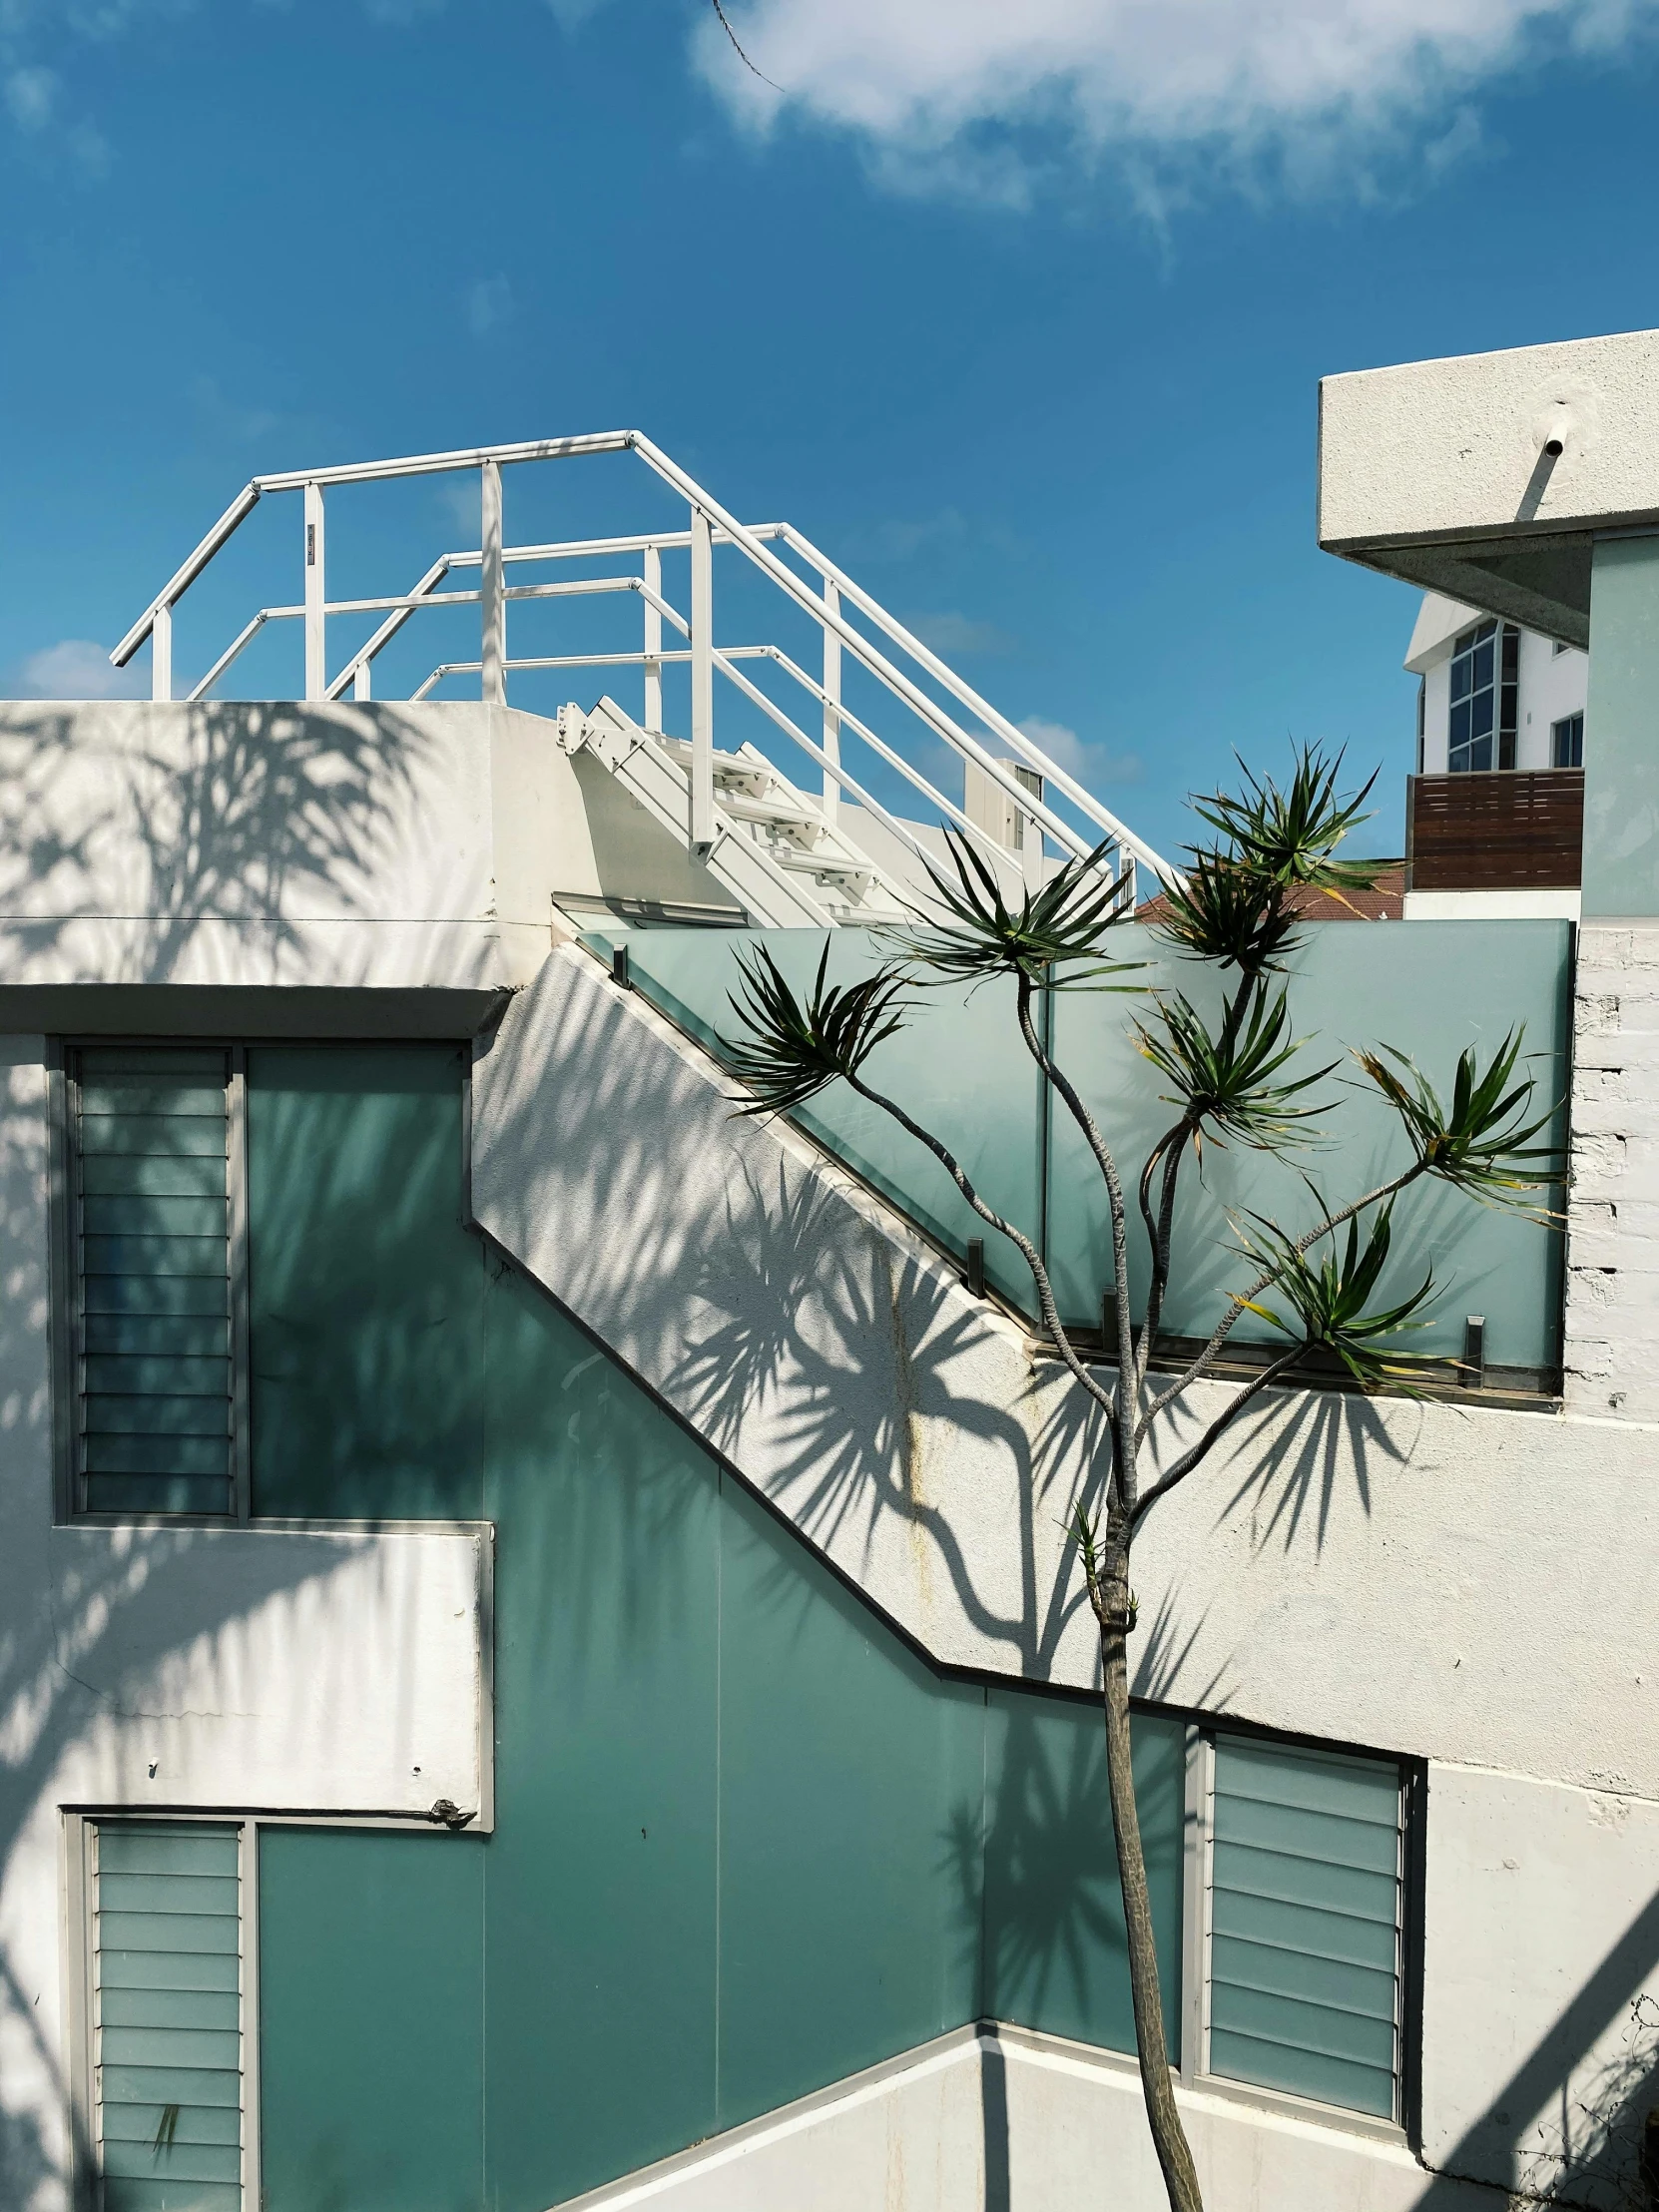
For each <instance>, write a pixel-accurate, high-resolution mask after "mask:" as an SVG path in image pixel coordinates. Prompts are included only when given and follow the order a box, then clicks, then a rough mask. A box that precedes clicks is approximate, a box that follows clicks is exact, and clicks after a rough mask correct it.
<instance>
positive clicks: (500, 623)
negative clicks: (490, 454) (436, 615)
mask: <svg viewBox="0 0 1659 2212" xmlns="http://www.w3.org/2000/svg"><path fill="white" fill-rule="evenodd" d="M479 474H480V476H481V477H482V479H483V504H482V516H481V522H482V528H481V530H480V534H479V539H478V544H479V547H480V550H481V553H482V566H481V568H480V570H479V584H480V586H481V589H480V591H479V598H480V601H481V602H482V607H483V614H482V622H483V644H482V648H481V650H480V654H479V662H480V671H479V689H480V692H481V695H482V698H483V701H484V705H485V706H486V707H504V706H505V705H506V704H507V671H506V660H507V573H506V570H505V568H504V567H503V565H502V560H501V463H500V462H499V461H494V460H490V461H485V462H484V464H483V466H482V468H481V469H480V470H479Z"/></svg>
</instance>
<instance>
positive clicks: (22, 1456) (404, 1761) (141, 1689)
mask: <svg viewBox="0 0 1659 2212" xmlns="http://www.w3.org/2000/svg"><path fill="white" fill-rule="evenodd" d="M45 1117H46V1081H45V1070H44V1065H43V1048H42V1042H41V1040H40V1039H39V1038H26V1037H23V1038H20V1037H7V1038H4V1039H0V2175H6V2176H8V2177H9V2176H14V2175H17V2174H21V2173H31V2172H32V2173H35V2174H37V2175H38V2176H39V2177H40V2190H41V2194H40V2195H39V2199H38V2201H39V2206H40V2207H41V2212H45V2208H47V2207H49V2206H50V2207H56V2206H58V2205H59V2204H61V2203H62V2201H63V2197H62V2174H63V2171H64V2163H65V2161H64V2146H63V2133H62V2131H63V2079H64V2064H65V2050H64V2001H63V1985H62V1976H61V1971H60V1919H61V1899H62V1896H63V1889H64V1872H65V1869H64V1830H63V1811H64V1809H65V1808H80V1809H83V1810H98V1809H117V1808H136V1807H145V1808H153V1809H155V1810H157V1811H163V1810H169V1811H171V1810H178V1809H210V1808H211V1809H219V1810H225V1811H236V1812H251V1811H270V1812H284V1811H286V1812H305V1813H317V1814H328V1813H333V1812H338V1813H354V1814H359V1815H391V1816H393V1817H397V1818H401V1819H407V1820H409V1821H411V1822H415V1821H421V1820H422V1819H423V1817H424V1815H425V1814H426V1813H427V1811H428V1810H429V1809H430V1807H431V1806H432V1805H433V1804H434V1803H435V1802H436V1801H437V1800H439V1799H441V1798H448V1799H449V1800H450V1801H451V1802H452V1803H453V1804H454V1805H456V1806H457V1807H459V1808H461V1809H462V1810H464V1811H467V1812H470V1813H473V1814H475V1815H477V1814H479V1813H480V1812H481V1813H482V1814H483V1816H484V1817H485V1818H486V1819H487V1817H488V1811H489V1802H490V1800H489V1783H490V1777H489V1772H488V1767H487V1764H486V1762H487V1760H488V1758H489V1755H490V1747H491V1742H492V1726H491V1721H490V1715H489V1711H488V1680H489V1670H488V1654H487V1652H486V1650H485V1649H484V1634H485V1623H486V1620H487V1610H486V1603H485V1599H486V1592H487V1583H488V1576H489V1570H490V1557H489V1535H488V1531H487V1530H484V1529H479V1528H457V1529H449V1528H441V1527H433V1528H425V1529H415V1528H411V1529H408V1530H403V1531H396V1532H368V1531H357V1530H345V1529H340V1530H327V1529H304V1528H286V1529H257V1530H256V1529H209V1528H203V1527H182V1526H180V1527H171V1528H169V1527H165V1526H164V1527H156V1528H147V1529H136V1528H105V1527H94V1526H72V1527H54V1526H53V1525H52V1450H51V1406H50V1374H49V1359H48V1334H47V1288H48V1286H47V1267H48V1262H47V1254H48V1242H47V1182H46V1161H47V1145H46V1118H45Z"/></svg>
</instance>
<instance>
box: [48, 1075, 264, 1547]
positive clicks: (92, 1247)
mask: <svg viewBox="0 0 1659 2212" xmlns="http://www.w3.org/2000/svg"><path fill="white" fill-rule="evenodd" d="M77 1072H78V1076H79V1081H78V1083H77V1085H76V1097H77V1109H76V1115H75V1140H76V1141H75V1273H76V1294H77V1296H76V1305H77V1316H76V1318H77V1328H78V1334H79V1344H78V1352H79V1360H78V1371H79V1389H78V1392H77V1401H76V1428H77V1437H76V1443H77V1460H78V1468H79V1475H80V1483H81V1503H82V1505H83V1506H84V1507H85V1508H86V1510H88V1511H89V1512H105V1513H229V1512H230V1511H231V1510H232V1505H233V1497H232V1461H231V1426H232V1424H231V1238H230V1201H229V1195H228V1193H229V1186H228V1181H227V1133H228V1129H229V1115H228V1111H227V1102H226V1082H227V1076H228V1068H227V1062H226V1055H225V1054H224V1052H222V1051H204V1052H187V1051H177V1050H168V1049H166V1048H160V1047H158V1048H156V1049H141V1050H133V1051H120V1050H113V1049H112V1050H107V1051H106V1050H97V1051H86V1052H83V1053H81V1054H80V1055H79V1062H78V1069H77Z"/></svg>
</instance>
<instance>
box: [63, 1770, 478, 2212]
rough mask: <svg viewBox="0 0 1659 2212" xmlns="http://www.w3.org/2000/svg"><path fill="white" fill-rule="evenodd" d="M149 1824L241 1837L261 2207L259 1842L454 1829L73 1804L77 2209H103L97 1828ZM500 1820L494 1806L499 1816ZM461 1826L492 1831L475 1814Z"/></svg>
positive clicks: (254, 2180)
mask: <svg viewBox="0 0 1659 2212" xmlns="http://www.w3.org/2000/svg"><path fill="white" fill-rule="evenodd" d="M116 1821H143V1822H145V1823H146V1824H147V1825H154V1824H156V1823H159V1822H166V1821H179V1822H181V1823H185V1824H188V1825H189V1826H191V1827H202V1826H205V1825H206V1824H208V1823H210V1822H212V1823H216V1824H218V1825H220V1826H223V1827H226V1828H235V1829H237V1830H238V1831H239V1832H240V1834H241V1839H242V1843H241V1851H240V1854H239V1858H238V1869H237V1871H238V1880H239V1882H240V1884H241V1893H242V1894H241V1904H242V2069H243V2086H242V2110H243V2146H242V2170H243V2212H259V2208H260V2205H261V2201H262V2197H263V2175H262V2170H261V2169H262V2156H261V2112H260V2065H261V2048H260V1844H261V1839H262V1838H263V1837H264V1835H265V1833H266V1831H267V1830H268V1829H274V1828H334V1829H346V1830H349V1831H351V1832H352V1833H362V1832H365V1831H369V1830H377V1831H384V1832H387V1833H390V1834H394V1835H402V1836H429V1837H430V1838H431V1840H432V1843H433V1845H434V1847H437V1846H441V1844H442V1843H443V1842H444V1840H445V1839H446V1837H447V1836H448V1834H449V1831H448V1830H446V1829H442V1828H434V1827H432V1826H431V1825H430V1824H429V1823H428V1822H427V1821H426V1820H424V1819H422V1818H419V1817H411V1818H409V1819H404V1820H400V1819H398V1818H396V1817H395V1816H394V1815H391V1814H384V1813H381V1814H363V1813H357V1814H352V1813H249V1812H228V1811H226V1810H225V1809H224V1808H223V1807H220V1806H194V1805H168V1806H153V1805H114V1806H85V1807H75V1808H66V1809H65V1811H64V1813H63V1835H64V1843H63V1870H64V1878H63V1881H62V1884H61V1886H60V1897H61V1899H62V1906H63V1918H62V1925H61V1928H60V1931H59V1937H60V1940H59V1950H60V1954H61V1959H62V1969H63V1979H62V1987H63V1989H64V1991H65V2005H64V2013H65V2019H64V2027H65V2035H66V2041H67V2048H66V2051H65V2058H66V2061H67V2063H66V2067H65V2072H66V2076H67V2079H68V2083H69V2111H70V2158H71V2202H72V2204H73V2205H74V2207H75V2212H101V2206H100V2198H101V2196H102V2191H101V2190H100V2188H99V2186H98V2181H99V2176H98V2171H97V2166H98V2152H99V2142H98V2112H97V2096H96V2073H95V2066H96V2058H97V2052H96V2025H95V2023H96V2017H97V2007H96V1992H95V1989H94V1985H93V1977H94V1971H95V1965H94V1954H93V1927H92V1910H93V1902H94V1895H95V1884H96V1880H97V1875H96V1870H95V1868H94V1864H93V1832H94V1830H95V1829H97V1828H98V1826H99V1825H100V1824H103V1825H105V1826H109V1825H111V1824H113V1823H114V1822H116ZM491 1826H492V1827H493V1808H492V1822H491ZM459 1833H461V1834H463V1835H469V1836H476V1835H480V1834H488V1833H489V1830H487V1829H485V1828H483V1827H482V1826H481V1825H480V1823H479V1822H477V1821H473V1822H470V1823H469V1824H468V1826H467V1827H466V1828H465V1829H464V1830H461V1831H460V1832H459Z"/></svg>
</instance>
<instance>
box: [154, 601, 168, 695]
mask: <svg viewBox="0 0 1659 2212" xmlns="http://www.w3.org/2000/svg"><path fill="white" fill-rule="evenodd" d="M150 696H151V698H152V699H171V698H172V697H173V609H172V608H171V607H169V606H167V605H165V604H164V605H162V606H159V607H157V608H156V609H155V610H154V612H153V613H152V615H151V617H150Z"/></svg>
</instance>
